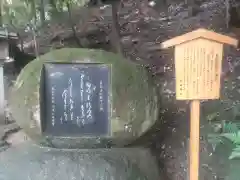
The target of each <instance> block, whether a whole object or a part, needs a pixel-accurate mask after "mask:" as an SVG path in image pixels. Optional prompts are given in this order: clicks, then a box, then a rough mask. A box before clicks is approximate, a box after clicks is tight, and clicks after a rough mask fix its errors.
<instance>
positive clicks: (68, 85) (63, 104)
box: [40, 63, 111, 137]
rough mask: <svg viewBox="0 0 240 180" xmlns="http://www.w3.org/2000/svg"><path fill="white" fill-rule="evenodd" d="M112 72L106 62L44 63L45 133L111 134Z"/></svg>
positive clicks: (73, 134) (43, 116)
mask: <svg viewBox="0 0 240 180" xmlns="http://www.w3.org/2000/svg"><path fill="white" fill-rule="evenodd" d="M110 72H111V70H110V66H109V65H106V64H95V63H91V64H86V63H71V64H70V63H69V64H63V63H46V64H44V65H43V68H42V74H41V86H40V100H41V103H40V104H41V105H40V106H41V107H40V109H41V125H42V133H43V134H45V135H51V136H67V137H77V136H107V135H109V132H110V130H109V128H110V123H109V122H110V121H109V99H108V98H109V87H110Z"/></svg>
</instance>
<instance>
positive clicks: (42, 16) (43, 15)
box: [40, 0, 46, 24]
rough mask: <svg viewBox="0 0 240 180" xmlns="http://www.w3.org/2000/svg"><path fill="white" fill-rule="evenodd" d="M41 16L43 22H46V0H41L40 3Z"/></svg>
mask: <svg viewBox="0 0 240 180" xmlns="http://www.w3.org/2000/svg"><path fill="white" fill-rule="evenodd" d="M40 6H41V7H40V16H41V23H42V24H44V22H45V20H46V19H45V9H44V6H45V3H44V0H41V5H40Z"/></svg>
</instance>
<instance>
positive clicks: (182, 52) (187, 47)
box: [175, 39, 223, 99]
mask: <svg viewBox="0 0 240 180" xmlns="http://www.w3.org/2000/svg"><path fill="white" fill-rule="evenodd" d="M222 46H223V45H222V44H220V43H217V42H214V41H209V40H206V39H197V40H193V41H191V42H187V43H184V44H181V45H178V46H176V47H175V57H176V61H175V63H176V64H175V70H176V97H177V99H217V98H219V89H220V75H221V66H222V48H223V47H222Z"/></svg>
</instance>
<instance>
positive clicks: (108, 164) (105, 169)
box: [0, 143, 161, 180]
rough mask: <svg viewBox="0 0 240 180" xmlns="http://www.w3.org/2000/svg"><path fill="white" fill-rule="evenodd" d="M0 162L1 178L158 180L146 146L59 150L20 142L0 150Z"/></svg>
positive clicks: (11, 179)
mask: <svg viewBox="0 0 240 180" xmlns="http://www.w3.org/2000/svg"><path fill="white" fill-rule="evenodd" d="M0 162H1V163H0V179H4V180H19V179H31V180H52V179H58V180H67V179H69V180H73V179H78V180H83V179H84V180H155V179H156V180H157V179H158V180H161V178H160V176H159V173H158V171H157V166H156V162H155V159H154V158H153V157H152V155H151V154H150V152H149V151H148V150H147V149H135V148H134V149H125V148H124V149H99V150H59V149H51V148H46V147H45V148H43V147H39V146H37V145H32V144H31V143H23V144H21V145H18V146H15V147H11V148H9V149H7V150H5V151H4V152H2V153H0ZM13 172H14V173H13Z"/></svg>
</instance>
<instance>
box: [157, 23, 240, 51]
mask: <svg viewBox="0 0 240 180" xmlns="http://www.w3.org/2000/svg"><path fill="white" fill-rule="evenodd" d="M199 38H203V39H208V40H210V41H215V42H218V43H221V44H229V45H233V46H235V47H237V45H238V40H236V39H234V38H231V37H229V36H225V35H222V34H218V33H215V32H213V31H209V30H206V29H203V28H200V29H197V30H195V31H192V32H189V33H186V34H184V35H181V36H177V37H175V38H172V39H169V40H167V41H165V42H163V43H161V48H162V49H166V48H169V47H172V46H177V45H180V44H182V43H186V42H189V41H192V40H195V39H199Z"/></svg>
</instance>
